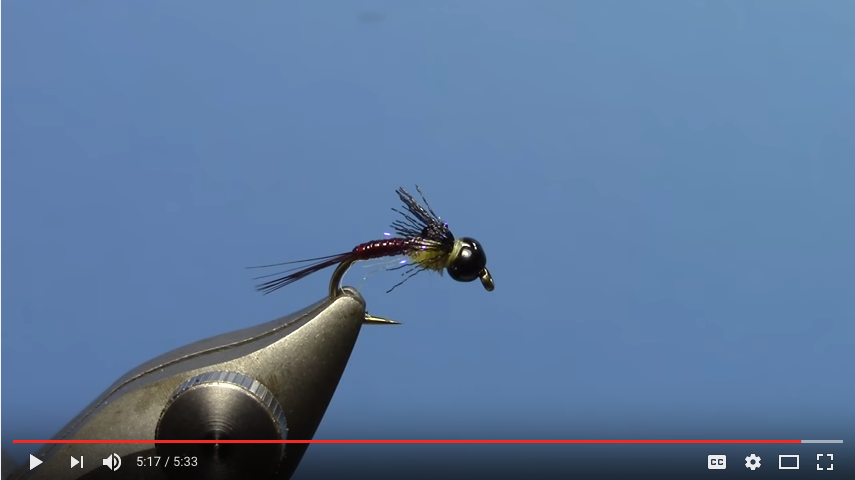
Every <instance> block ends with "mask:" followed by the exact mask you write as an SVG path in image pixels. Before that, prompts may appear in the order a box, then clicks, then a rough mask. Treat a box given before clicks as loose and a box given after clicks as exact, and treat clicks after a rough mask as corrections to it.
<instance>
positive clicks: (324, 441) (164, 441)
mask: <svg viewBox="0 0 855 480" xmlns="http://www.w3.org/2000/svg"><path fill="white" fill-rule="evenodd" d="M12 443H363V444H369V443H399V444H400V443H445V444H453V443H482V444H491V443H492V444H497V443H802V441H801V440H12Z"/></svg>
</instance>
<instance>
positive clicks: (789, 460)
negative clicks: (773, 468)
mask: <svg viewBox="0 0 855 480" xmlns="http://www.w3.org/2000/svg"><path fill="white" fill-rule="evenodd" d="M798 469H799V456H798V455H778V470H798Z"/></svg>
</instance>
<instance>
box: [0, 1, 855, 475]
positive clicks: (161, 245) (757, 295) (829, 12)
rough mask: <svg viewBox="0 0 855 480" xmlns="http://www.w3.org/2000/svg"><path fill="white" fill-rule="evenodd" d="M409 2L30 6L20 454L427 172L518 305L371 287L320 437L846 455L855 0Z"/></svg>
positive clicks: (431, 188)
mask: <svg viewBox="0 0 855 480" xmlns="http://www.w3.org/2000/svg"><path fill="white" fill-rule="evenodd" d="M405 3H406V4H402V3H401V2H392V1H387V2H382V1H373V2H343V1H336V2H333V1H316V2H225V1H206V2H171V1H147V2H106V1H100V2H95V1H89V2H86V1H75V2H67V1H36V2H33V1H30V2H25V1H7V2H4V4H3V14H4V15H3V19H4V21H3V38H2V40H3V44H4V45H5V47H4V48H3V59H4V66H5V67H6V68H5V69H4V71H5V72H6V74H5V76H3V80H2V87H3V93H4V94H5V101H4V102H3V112H2V113H3V119H4V120H5V122H4V129H3V145H4V149H3V160H4V165H5V170H6V177H5V180H4V181H3V200H4V204H5V205H6V208H5V209H4V213H5V216H4V217H3V218H5V223H6V227H7V228H6V236H5V237H4V238H3V247H4V250H5V251H6V261H5V263H4V264H3V267H2V268H3V270H2V273H3V276H4V277H5V278H6V288H5V289H4V290H3V300H4V304H5V307H4V309H3V312H2V313H3V332H4V333H3V337H2V360H3V365H4V367H3V371H2V373H3V379H4V380H6V382H5V384H4V386H5V388H4V389H3V392H4V393H3V397H2V415H3V418H2V419H3V423H2V425H3V427H2V447H3V448H4V449H7V450H10V451H12V452H13V453H14V454H15V456H16V457H17V458H19V459H23V458H24V457H26V454H27V453H28V452H29V451H31V449H30V448H29V447H19V446H14V447H13V446H12V444H11V441H12V439H13V438H45V437H50V436H52V435H53V434H54V433H55V432H56V431H57V430H58V429H59V428H61V427H62V426H63V425H64V424H65V423H66V422H67V421H69V420H70V419H71V418H72V417H73V416H74V415H75V414H76V413H77V412H79V410H80V409H82V408H83V407H84V406H85V405H86V404H88V403H89V402H90V401H91V400H92V399H94V398H95V397H96V396H97V395H100V394H101V393H102V391H103V390H104V389H105V388H106V387H108V386H109V385H110V384H111V383H112V382H113V381H114V380H115V379H116V378H117V377H119V376H120V375H122V374H124V373H125V372H126V371H127V370H129V369H131V368H133V367H134V366H136V365H138V364H139V363H141V362H143V361H145V360H148V359H149V358H151V357H154V356H156V355H159V354H161V353H163V352H165V351H168V350H170V349H172V348H175V347H178V346H181V345H183V344H186V343H190V342H193V341H196V340H199V339H201V338H204V337H209V336H213V335H217V334H220V333H223V332H227V331H231V330H235V329H240V328H243V327H247V326H249V325H253V324H256V323H260V322H264V321H268V320H271V319H273V318H276V317H278V316H281V315H284V314H287V313H290V312H292V311H294V310H297V309H299V308H302V307H304V306H306V305H308V304H310V303H313V302H315V301H316V300H318V299H320V298H321V297H322V296H323V295H324V294H325V291H326V284H327V282H328V279H329V273H331V272H327V273H323V274H318V275H316V276H315V277H311V278H309V279H306V280H304V281H302V282H299V283H297V284H294V285H292V286H290V287H288V288H287V289H284V290H280V291H279V292H277V293H276V294H274V295H270V296H267V297H263V296H261V295H260V294H258V293H256V292H255V291H254V290H253V288H252V285H253V283H254V282H253V281H252V279H251V277H252V275H251V273H252V272H248V271H246V270H244V267H245V266H248V265H255V264H261V263H270V262H275V261H285V260H292V259H299V258H303V257H312V256H319V255H327V254H331V253H337V252H339V251H342V250H348V249H350V248H352V247H353V246H354V245H356V244H357V243H360V242H363V241H367V240H371V239H374V238H379V237H381V236H382V233H383V232H384V231H387V230H388V225H389V223H390V222H391V221H392V220H394V218H395V216H394V214H393V212H391V211H390V207H393V206H397V203H398V202H397V198H396V196H395V194H394V190H395V188H397V187H398V186H405V187H411V186H412V185H413V184H416V183H418V184H419V185H421V186H422V187H423V189H424V190H425V193H426V195H427V197H428V200H429V201H430V202H431V204H432V206H433V207H434V209H435V210H437V212H438V213H439V214H440V215H441V216H442V217H443V218H444V219H445V220H447V221H448V222H449V223H450V225H451V227H452V231H453V232H454V233H455V234H456V235H458V236H473V237H475V238H477V239H479V240H480V241H481V242H482V244H483V246H484V248H485V250H486V252H487V255H488V259H489V263H488V266H489V267H490V269H491V271H492V272H493V275H494V277H495V280H496V290H495V291H494V292H492V293H488V292H485V291H484V290H483V289H482V288H481V287H480V286H479V285H478V284H477V283H476V284H460V283H457V282H453V281H451V280H450V279H448V278H447V277H446V278H440V277H438V276H436V275H432V274H421V275H419V276H417V277H415V278H414V279H412V280H410V281H409V282H407V283H406V284H405V285H403V286H402V287H400V288H398V289H397V290H396V291H395V292H393V293H391V294H388V295H387V294H386V293H385V290H387V289H388V288H389V287H390V286H391V285H393V284H394V283H395V282H396V277H395V275H393V274H382V273H381V274H377V275H372V276H370V278H369V279H368V281H366V282H364V283H363V284H361V290H362V293H363V295H364V296H365V297H366V299H367V301H368V305H369V309H370V310H371V311H372V312H373V313H375V314H378V315H383V316H387V317H391V318H395V319H399V320H401V321H403V322H404V325H403V326H400V327H396V328H391V327H389V328H379V327H375V328H370V329H368V328H367V329H365V330H363V332H362V334H361V336H360V339H359V342H358V343H357V346H356V349H355V350H354V352H353V356H352V358H351V362H350V364H349V365H348V369H347V371H346V373H345V376H344V378H343V379H342V382H341V385H340V387H339V390H338V391H337V393H336V396H335V398H334V399H333V401H332V404H331V405H330V408H329V410H328V412H327V415H326V417H325V419H324V422H323V424H322V425H321V427H320V429H319V431H318V433H317V438H360V437H362V438H420V437H429V438H708V437H713V438H730V437H736V438H797V439H798V438H843V437H845V436H847V435H848V436H849V438H851V433H852V432H853V431H855V410H853V409H852V407H851V405H852V398H853V394H855V386H853V382H852V381H851V378H852V367H853V362H855V326H853V319H855V306H853V298H855V279H853V273H852V272H853V271H855V253H853V245H855V222H853V218H855V196H853V185H855V162H853V152H855V135H853V134H852V132H853V125H855V90H853V87H852V86H853V85H855V64H853V62H852V60H851V59H852V58H855V33H853V30H852V29H851V26H852V24H853V21H855V4H853V3H852V2H845V1H831V0H830V1H823V2H815V1H803V2H793V1H774V2H773V1H766V2H700V1H669V2H664V1H646V2H630V1H620V2H617V1H587V2H573V1H554V2H539V1H527V2H507V1H492V0H491V1H486V0H485V1H475V0H470V1H467V2H450V1H432V2H405ZM347 280H348V281H347V282H346V283H349V284H357V285H360V282H361V278H360V273H359V272H357V273H352V274H351V275H349V276H348V277H347ZM782 419H787V420H786V421H782ZM330 448H334V447H330ZM381 449H382V447H378V448H377V451H380V450H381ZM32 450H34V449H32ZM323 451H324V450H323V447H319V446H315V447H312V448H310V449H309V452H308V453H307V456H306V457H305V459H304V463H303V464H304V465H306V464H312V462H321V454H322V452H323ZM712 453H714V452H712Z"/></svg>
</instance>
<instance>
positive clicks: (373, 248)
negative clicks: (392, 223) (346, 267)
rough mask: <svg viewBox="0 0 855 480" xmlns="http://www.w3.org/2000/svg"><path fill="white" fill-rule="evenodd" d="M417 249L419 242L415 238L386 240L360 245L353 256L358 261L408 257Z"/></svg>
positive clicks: (354, 250)
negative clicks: (399, 256)
mask: <svg viewBox="0 0 855 480" xmlns="http://www.w3.org/2000/svg"><path fill="white" fill-rule="evenodd" d="M417 249H418V246H417V241H416V239H414V238H386V239H383V240H374V241H373V242H368V243H363V244H362V245H358V246H357V247H356V248H354V249H353V254H354V255H356V258H357V259H358V260H369V259H372V258H380V257H393V256H396V255H406V254H408V253H410V252H412V251H414V250H417Z"/></svg>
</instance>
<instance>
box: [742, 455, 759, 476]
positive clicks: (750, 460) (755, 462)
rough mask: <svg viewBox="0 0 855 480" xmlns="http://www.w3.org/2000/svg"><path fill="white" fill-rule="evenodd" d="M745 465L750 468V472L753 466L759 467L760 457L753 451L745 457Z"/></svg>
mask: <svg viewBox="0 0 855 480" xmlns="http://www.w3.org/2000/svg"><path fill="white" fill-rule="evenodd" d="M745 467H746V468H750V469H751V471H752V472H753V471H754V469H755V468H760V457H758V456H757V455H754V454H753V453H752V454H751V456H750V457H745Z"/></svg>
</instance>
